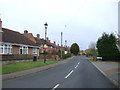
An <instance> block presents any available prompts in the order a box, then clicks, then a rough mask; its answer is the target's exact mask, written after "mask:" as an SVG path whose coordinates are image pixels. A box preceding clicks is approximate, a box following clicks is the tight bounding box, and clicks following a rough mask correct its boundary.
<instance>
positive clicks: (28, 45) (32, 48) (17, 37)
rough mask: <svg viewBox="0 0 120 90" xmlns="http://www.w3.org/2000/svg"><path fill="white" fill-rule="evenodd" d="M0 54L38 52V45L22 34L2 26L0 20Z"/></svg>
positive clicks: (32, 53)
mask: <svg viewBox="0 0 120 90" xmlns="http://www.w3.org/2000/svg"><path fill="white" fill-rule="evenodd" d="M0 36H1V37H2V39H0V54H2V55H4V54H30V55H34V54H37V55H38V54H39V47H38V46H37V45H36V43H35V42H33V41H31V40H29V39H28V38H26V37H25V36H24V35H23V34H21V33H19V32H16V31H13V30H10V29H6V28H2V21H1V20H0Z"/></svg>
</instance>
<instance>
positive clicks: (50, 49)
mask: <svg viewBox="0 0 120 90" xmlns="http://www.w3.org/2000/svg"><path fill="white" fill-rule="evenodd" d="M34 38H35V40H36V44H37V45H39V46H40V52H41V53H43V52H44V50H45V49H44V44H45V40H44V39H41V38H40V35H39V34H37V37H34ZM46 52H47V53H48V54H49V55H56V54H57V45H56V42H55V41H54V43H51V42H50V40H49V39H48V38H47V40H46Z"/></svg>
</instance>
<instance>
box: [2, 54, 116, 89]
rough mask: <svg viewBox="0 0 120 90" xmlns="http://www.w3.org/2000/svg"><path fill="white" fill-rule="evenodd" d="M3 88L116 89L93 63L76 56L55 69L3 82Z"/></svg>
mask: <svg viewBox="0 0 120 90" xmlns="http://www.w3.org/2000/svg"><path fill="white" fill-rule="evenodd" d="M2 86H3V88H52V89H53V90H54V89H57V88H115V86H114V85H113V84H112V83H111V82H110V80H109V79H108V78H106V77H105V76H104V75H103V74H102V73H101V72H100V71H99V70H98V69H97V68H96V67H95V66H94V65H93V64H92V63H91V62H89V61H88V60H87V59H86V58H84V57H83V56H76V57H74V58H73V59H71V60H70V61H69V62H68V63H65V64H62V65H59V66H56V67H54V68H51V69H48V70H45V71H42V72H38V73H34V74H30V75H27V76H22V77H19V78H16V79H11V80H6V81H3V84H2Z"/></svg>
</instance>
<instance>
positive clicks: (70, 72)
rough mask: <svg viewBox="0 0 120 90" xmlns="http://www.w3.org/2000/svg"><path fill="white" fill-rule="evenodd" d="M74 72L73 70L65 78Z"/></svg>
mask: <svg viewBox="0 0 120 90" xmlns="http://www.w3.org/2000/svg"><path fill="white" fill-rule="evenodd" d="M72 73H73V70H72V71H71V72H70V73H69V74H68V75H67V76H66V77H65V78H68V77H69V76H70V74H72Z"/></svg>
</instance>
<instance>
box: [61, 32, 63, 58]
mask: <svg viewBox="0 0 120 90" xmlns="http://www.w3.org/2000/svg"><path fill="white" fill-rule="evenodd" d="M62 35H63V32H61V59H62Z"/></svg>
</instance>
